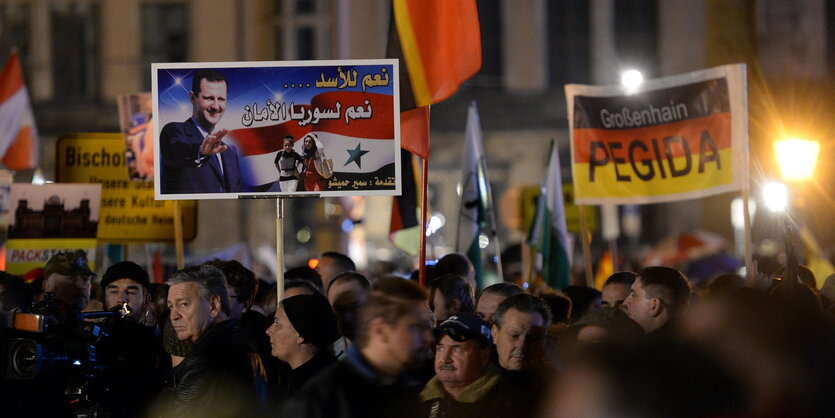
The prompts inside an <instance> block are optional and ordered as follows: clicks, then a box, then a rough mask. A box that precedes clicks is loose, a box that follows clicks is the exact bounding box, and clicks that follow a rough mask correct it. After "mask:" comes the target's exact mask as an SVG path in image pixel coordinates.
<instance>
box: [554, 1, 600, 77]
mask: <svg viewBox="0 0 835 418" xmlns="http://www.w3.org/2000/svg"><path fill="white" fill-rule="evenodd" d="M590 27H591V24H590V15H589V2H588V1H586V0H563V1H549V2H548V84H549V85H550V86H551V88H552V89H554V90H558V91H562V90H563V86H564V85H565V84H568V83H581V84H588V83H590V82H591V81H592V71H591V55H590V47H589V45H590V36H591V34H590Z"/></svg>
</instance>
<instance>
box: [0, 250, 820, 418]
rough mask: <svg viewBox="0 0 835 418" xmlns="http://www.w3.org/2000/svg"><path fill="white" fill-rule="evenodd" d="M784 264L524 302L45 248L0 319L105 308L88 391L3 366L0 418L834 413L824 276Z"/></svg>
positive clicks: (342, 269) (350, 271)
mask: <svg viewBox="0 0 835 418" xmlns="http://www.w3.org/2000/svg"><path fill="white" fill-rule="evenodd" d="M797 269H799V273H798V274H797V276H796V277H795V278H791V277H790V275H789V274H787V273H786V271H785V270H784V271H783V272H782V273H780V274H778V275H777V277H774V278H771V277H767V276H764V275H762V274H759V275H757V274H751V275H750V277H741V276H738V275H735V274H724V275H722V276H718V277H716V278H715V279H714V280H712V281H710V283H709V284H708V285H707V286H704V287H703V288H701V287H694V286H692V285H691V283H690V281H689V280H688V278H687V277H686V276H685V275H684V274H682V273H681V272H679V271H677V270H675V269H673V268H669V267H662V266H650V267H645V268H642V269H640V270H639V271H637V272H619V273H615V274H613V275H612V276H611V277H609V279H608V280H607V281H606V283H605V285H604V286H603V288H602V291H598V290H595V289H591V288H586V287H583V286H571V287H569V288H567V289H563V291H557V290H555V289H544V290H540V291H538V294H536V295H534V294H531V293H530V292H528V291H527V290H526V289H523V287H521V286H519V285H517V284H515V283H511V282H502V283H496V284H492V285H490V286H488V287H485V288H484V289H476V286H475V281H474V279H473V269H472V266H471V265H470V264H469V261H468V260H467V259H466V257H463V256H461V255H460V254H450V255H447V256H445V257H444V258H442V259H441V260H439V262H438V263H437V264H436V266H435V267H434V268H433V269H431V272H430V274H428V275H427V278H426V279H427V280H426V286H421V285H420V284H419V283H418V282H417V281H416V280H414V279H410V278H406V277H400V276H395V275H384V276H381V277H367V276H366V275H364V274H362V273H361V272H358V271H357V269H356V267H355V265H354V263H353V261H352V260H351V259H350V258H349V257H347V256H346V255H344V254H341V253H337V252H327V253H324V254H322V256H321V257H320V261H319V264H318V266H317V268H316V269H311V268H308V267H306V266H305V267H297V268H292V269H289V270H287V271H286V273H285V283H284V292H283V295H284V297H283V299H282V300H278V299H277V292H276V289H275V284H271V283H269V282H267V281H264V280H260V279H258V278H257V277H256V275H255V274H254V273H253V272H252V271H250V270H248V269H247V268H246V267H244V266H243V265H241V263H239V262H237V261H234V260H217V261H213V262H210V263H206V264H203V265H197V266H191V267H187V268H185V269H182V270H180V271H177V272H176V273H174V274H172V275H171V276H170V277H169V278H168V280H167V283H166V284H165V285H160V284H152V283H150V280H149V276H148V273H147V272H146V271H145V270H144V269H143V268H142V267H141V266H139V265H137V264H136V263H133V262H130V261H122V262H119V263H116V264H113V265H111V266H110V267H108V268H107V270H106V271H105V273H104V274H103V275H102V277H101V279H100V280H97V279H96V277H95V275H94V274H93V272H92V271H91V270H90V268H89V267H88V265H87V260H86V258H85V254H84V253H83V252H81V251H79V252H65V253H58V254H56V255H55V256H53V257H52V258H51V259H50V260H49V262H47V264H46V265H45V267H44V269H43V271H42V277H41V278H39V279H37V280H35V281H34V282H32V283H31V284H30V283H27V282H25V281H24V279H23V278H20V277H17V276H12V275H8V274H3V275H2V277H0V313H2V316H0V321H2V323H3V325H4V327H5V328H7V329H8V328H11V325H12V323H14V322H16V321H14V318H15V317H16V314H22V313H25V312H35V311H37V312H40V313H44V312H46V313H49V314H50V315H49V317H50V318H52V320H53V321H54V322H55V323H54V324H52V327H53V329H60V327H61V324H66V323H70V322H72V320H73V318H76V317H79V315H81V314H82V313H84V312H90V311H96V310H100V311H104V312H111V313H113V315H112V316H105V317H104V319H102V318H94V317H93V316H91V317H90V318H85V319H84V323H85V324H88V323H89V324H93V323H96V321H104V322H101V323H100V324H101V325H102V326H103V327H105V328H106V329H107V332H106V333H107V334H109V337H108V338H109V339H104V340H102V341H105V342H106V344H105V345H106V347H101V346H97V347H96V349H97V352H98V353H99V354H100V355H101V356H103V358H98V359H97V360H96V361H98V362H99V363H97V364H99V365H100V367H99V368H100V369H101V370H100V371H101V374H100V375H97V376H99V378H100V379H101V380H102V381H103V382H104V383H103V384H102V385H101V386H100V387H101V388H103V390H98V391H96V390H94V389H92V388H93V385H92V384H90V383H91V382H90V381H89V379H91V376H93V375H92V374H91V373H90V372H88V373H87V374H86V375H85V376H87V379H88V381H85V382H84V383H86V384H87V385H86V386H80V387H83V388H85V390H87V392H84V391H80V392H73V393H70V392H71V391H69V390H68V388H69V387H70V386H68V385H70V384H71V383H73V382H65V381H61V379H57V378H56V374H57V372H56V374H54V375H51V376H49V377H48V378H41V379H37V378H34V379H30V381H26V380H20V379H18V380H12V379H9V378H8V377H7V376H6V375H5V374H4V376H3V380H2V388H0V390H2V393H4V395H13V396H14V397H15V399H17V400H18V402H17V405H18V406H14V405H10V404H9V403H6V404H7V405H5V406H4V407H3V408H4V409H5V412H9V411H10V408H11V415H9V416H18V413H20V414H23V413H26V414H28V415H32V416H46V415H49V416H72V415H73V411H77V407H78V405H79V403H78V402H79V400H87V401H89V400H91V399H95V401H96V403H95V406H96V407H97V408H99V409H100V410H101V411H104V413H105V414H109V416H143V417H144V416H150V417H169V416H171V417H184V416H185V417H190V416H195V417H197V416H200V417H227V416H228V417H241V416H255V417H258V416H285V417H435V418H439V417H479V418H485V417H494V416H495V417H535V416H538V417H615V416H617V417H620V416H631V417H729V416H733V417H782V416H792V417H794V416H799V417H817V416H821V417H825V416H835V397H832V396H830V395H829V393H828V389H829V387H828V386H829V383H830V382H831V379H832V378H833V377H835V322H833V316H832V314H833V312H835V309H833V306H835V305H833V299H835V298H833V296H835V295H833V293H835V292H833V290H835V279H833V278H832V277H829V278H827V280H826V282H825V283H826V284H825V285H824V286H822V288H821V289H818V288H817V286H816V283H817V282H816V280H815V278H814V276H812V277H811V280H810V278H809V277H808V275H809V274H811V272H809V271H808V270H806V269H804V268H803V267H802V266H799V267H796V268H791V269H787V270H790V271H795V270H797ZM93 289H97V290H96V291H93ZM33 302H34V304H33ZM38 309H40V310H38ZM82 316H83V315H82ZM76 329H77V328H76ZM90 344H95V343H94V342H90ZM103 344H104V343H103ZM105 348H106V349H105ZM3 361H4V362H5V361H6V360H5V359H4V360H3ZM3 367H4V368H3V370H4V373H6V371H5V369H6V366H5V365H4V366H3ZM61 370H63V369H61ZM45 373H46V372H45ZM61 373H64V372H63V371H62V372H61ZM73 387H75V386H73ZM33 393H36V394H37V395H34V394H33ZM69 395H76V396H75V397H73V396H69ZM30 399H32V400H36V401H33V402H32V404H30V403H29V402H27V400H30ZM14 408H19V409H14ZM33 414H34V415H33ZM4 415H5V414H4ZM76 415H77V414H76Z"/></svg>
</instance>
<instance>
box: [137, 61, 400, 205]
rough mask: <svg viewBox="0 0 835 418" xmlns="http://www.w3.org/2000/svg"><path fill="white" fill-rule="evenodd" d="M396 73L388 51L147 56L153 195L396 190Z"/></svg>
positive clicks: (186, 196) (181, 196) (385, 192)
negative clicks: (150, 59)
mask: <svg viewBox="0 0 835 418" xmlns="http://www.w3.org/2000/svg"><path fill="white" fill-rule="evenodd" d="M398 78H399V73H398V66H397V60H393V59H383V60H345V61H282V62H231V63H170V64H153V65H152V82H153V101H154V115H155V117H156V118H157V122H158V123H156V125H155V137H154V141H155V147H154V149H155V155H154V169H155V176H154V179H155V180H154V182H155V184H154V186H155V190H156V198H157V199H224V198H232V199H234V198H238V197H239V196H259V195H263V196H273V195H275V196H281V195H306V194H311V195H320V196H347V195H399V194H400V187H401V184H400V176H399V173H400V152H399V150H400V126H399V125H400V107H399V89H398ZM289 139H291V140H292V141H289ZM285 142H286V143H287V144H286V145H285Z"/></svg>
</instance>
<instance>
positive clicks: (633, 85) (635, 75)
mask: <svg viewBox="0 0 835 418" xmlns="http://www.w3.org/2000/svg"><path fill="white" fill-rule="evenodd" d="M643 82H644V75H643V74H641V72H640V71H638V70H636V69H630V70H626V71H624V72H623V73H621V75H620V84H621V85H623V87H624V88H625V89H626V92H627V94H632V93H634V92H635V91H637V90H638V87H640V86H641V84H643Z"/></svg>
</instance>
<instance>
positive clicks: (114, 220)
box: [55, 133, 197, 242]
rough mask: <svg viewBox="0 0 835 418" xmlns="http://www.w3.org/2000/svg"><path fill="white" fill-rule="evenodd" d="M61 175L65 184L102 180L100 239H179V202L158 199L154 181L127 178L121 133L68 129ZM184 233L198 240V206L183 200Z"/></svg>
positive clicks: (60, 153)
mask: <svg viewBox="0 0 835 418" xmlns="http://www.w3.org/2000/svg"><path fill="white" fill-rule="evenodd" d="M55 160H56V170H55V172H56V178H57V180H58V182H60V183H101V184H102V193H101V209H100V212H99V232H98V238H99V240H100V241H107V242H141V241H164V240H173V239H174V201H170V200H168V201H163V200H155V199H154V183H153V182H143V181H132V180H129V179H128V168H127V167H128V161H127V160H126V158H125V141H124V136H123V135H122V134H118V133H112V134H111V133H84V134H69V135H64V136H62V137H60V138H58V142H57V151H56V156H55ZM180 206H181V208H182V213H183V218H184V219H183V236H184V239H185V240H192V239H194V237H195V235H196V232H197V207H196V205H195V204H194V202H193V201H182V202H180Z"/></svg>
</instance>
